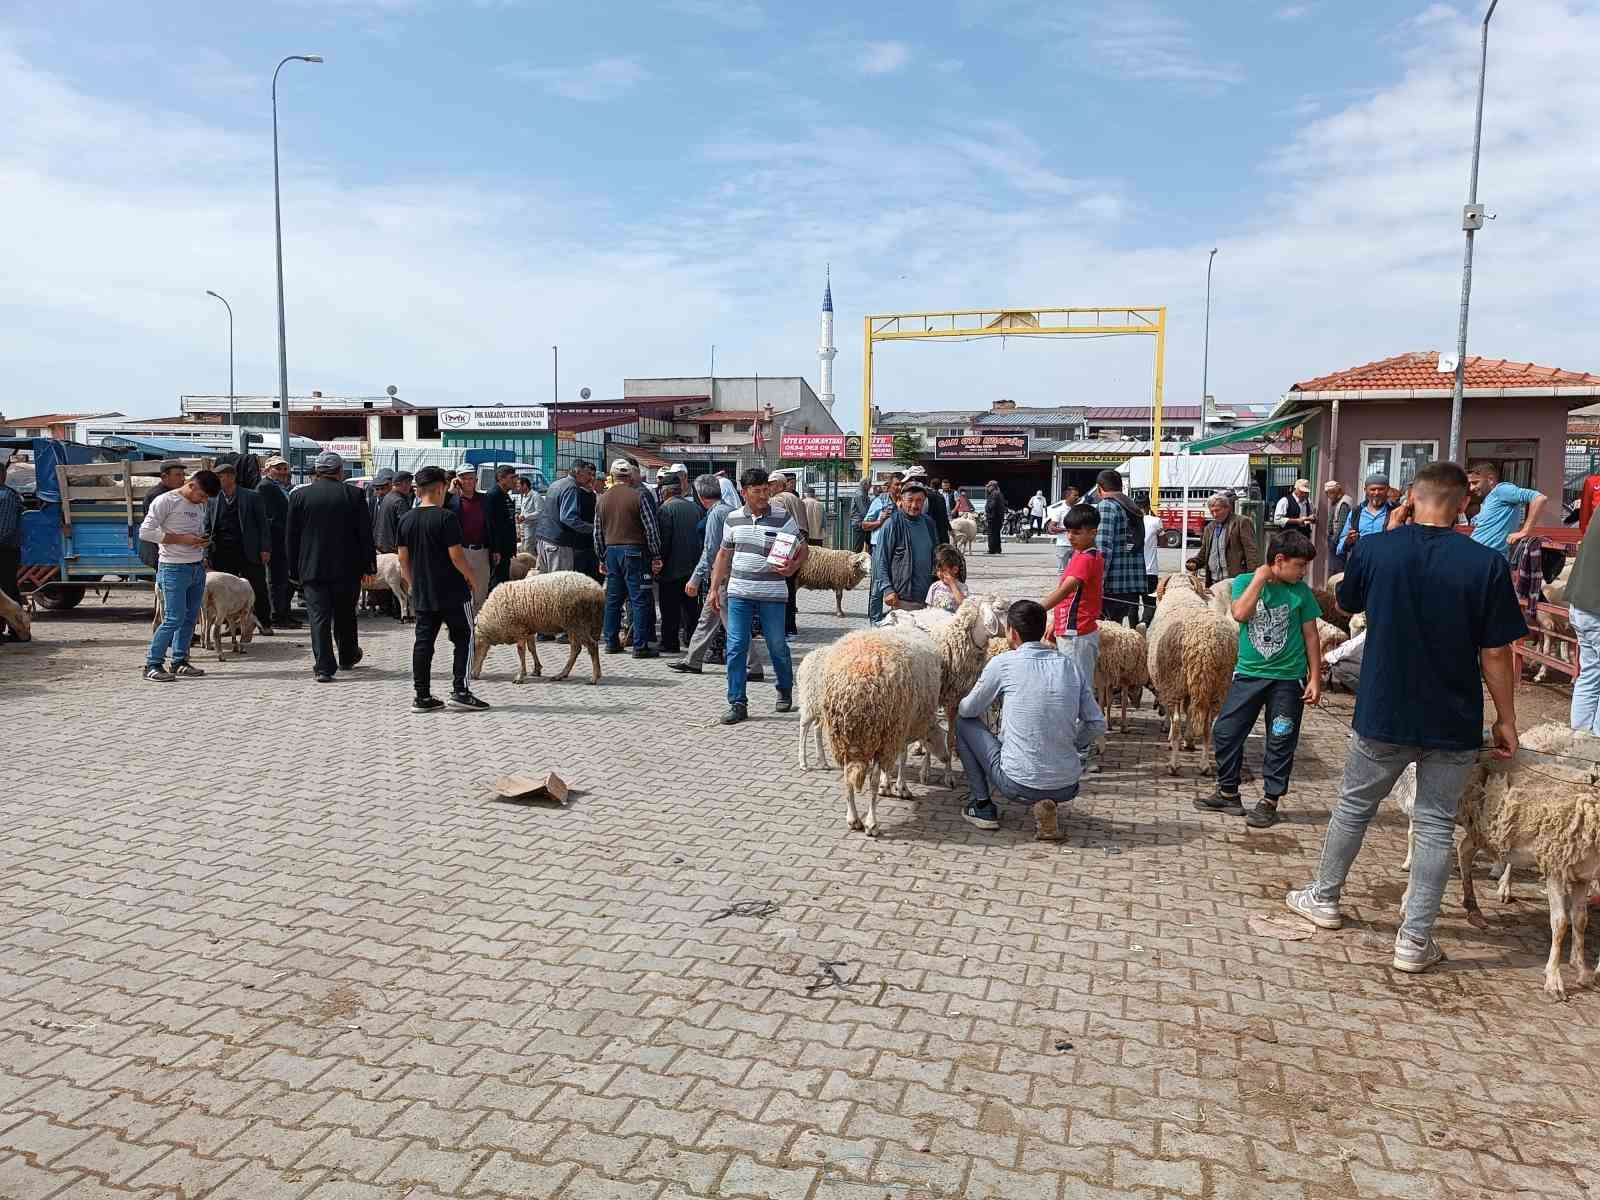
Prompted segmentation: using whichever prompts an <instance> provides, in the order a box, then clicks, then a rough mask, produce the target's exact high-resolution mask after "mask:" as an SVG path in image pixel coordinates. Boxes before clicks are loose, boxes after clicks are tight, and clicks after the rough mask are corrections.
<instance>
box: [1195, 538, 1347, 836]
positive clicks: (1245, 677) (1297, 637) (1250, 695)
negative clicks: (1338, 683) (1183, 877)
mask: <svg viewBox="0 0 1600 1200" xmlns="http://www.w3.org/2000/svg"><path fill="white" fill-rule="evenodd" d="M1315 553H1316V551H1315V550H1314V549H1313V548H1312V545H1311V542H1310V540H1309V539H1308V538H1307V537H1306V536H1305V535H1304V534H1302V533H1298V532H1295V531H1293V530H1290V531H1287V532H1285V533H1281V534H1279V535H1278V536H1277V537H1275V538H1273V539H1272V542H1271V544H1270V545H1269V546H1268V547H1267V561H1266V563H1265V564H1264V565H1262V566H1260V567H1258V568H1256V571H1255V574H1253V575H1236V576H1234V579H1233V619H1234V620H1235V621H1237V622H1239V665H1238V667H1237V668H1236V669H1235V670H1234V673H1233V683H1232V685H1231V686H1230V687H1229V688H1228V695H1227V698H1226V699H1224V700H1223V702H1222V711H1221V712H1220V713H1219V714H1218V715H1217V721H1216V724H1215V725H1214V726H1213V727H1212V733H1211V740H1212V744H1213V745H1214V746H1215V747H1216V752H1217V790H1216V792H1215V794H1213V795H1211V796H1207V797H1206V798H1204V799H1197V800H1195V802H1194V806H1195V807H1196V808H1198V809H1201V810H1202V811H1206V812H1220V813H1227V814H1228V815H1229V816H1234V817H1237V816H1243V817H1244V819H1245V821H1246V822H1247V823H1248V824H1249V825H1250V827H1251V828H1253V829H1266V828H1268V827H1269V826H1272V825H1276V824H1277V823H1278V822H1279V820H1281V819H1282V818H1281V817H1279V815H1278V803H1279V802H1280V801H1281V800H1282V799H1283V797H1284V794H1285V793H1286V792H1288V790H1289V774H1290V772H1291V771H1293V770H1294V752H1295V747H1296V746H1297V745H1298V744H1299V742H1300V717H1301V714H1302V713H1303V712H1304V711H1305V705H1307V704H1315V703H1317V701H1318V700H1320V699H1321V698H1322V672H1321V671H1320V670H1319V669H1316V668H1314V667H1313V666H1312V664H1319V665H1320V663H1321V661H1322V644H1321V641H1320V640H1319V639H1318V637H1317V618H1318V617H1320V616H1321V615H1322V609H1321V607H1320V606H1319V605H1318V604H1317V598H1316V597H1315V596H1313V595H1312V594H1311V589H1310V588H1308V587H1307V586H1306V585H1305V583H1304V582H1303V581H1304V579H1305V574H1306V564H1307V563H1308V562H1310V561H1311V557H1312V555H1314V554H1315ZM1263 708H1265V709H1266V710H1267V740H1266V747H1265V749H1264V751H1263V754H1262V759H1263V761H1262V772H1261V774H1262V798H1261V801H1260V803H1258V804H1257V805H1256V806H1255V808H1253V809H1252V810H1251V811H1250V812H1249V814H1248V815H1247V814H1245V811H1244V805H1243V804H1242V803H1240V800H1239V772H1240V768H1241V766H1242V764H1243V761H1244V741H1245V738H1247V737H1248V736H1249V735H1250V730H1251V729H1253V728H1254V727H1255V723H1256V717H1258V716H1259V715H1260V714H1261V710H1262V709H1263Z"/></svg>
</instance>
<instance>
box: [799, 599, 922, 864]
mask: <svg viewBox="0 0 1600 1200" xmlns="http://www.w3.org/2000/svg"><path fill="white" fill-rule="evenodd" d="M821 666H822V680H821V705H820V707H821V713H822V726H823V729H824V730H825V732H826V733H827V737H828V743H829V745H830V746H831V747H832V749H833V756H834V758H835V759H837V760H838V762H839V765H840V767H841V768H842V771H843V787H844V799H845V813H846V818H847V821H848V824H849V827H850V828H851V829H853V830H858V831H859V830H863V829H864V830H865V831H866V834H867V836H868V837H877V836H878V833H879V826H878V787H879V778H880V776H882V775H884V774H887V773H888V771H889V768H890V766H891V765H893V764H895V763H896V762H898V760H899V758H900V755H901V754H902V752H903V751H904V750H905V748H906V747H907V745H909V744H910V743H911V742H912V741H913V740H914V739H915V738H917V737H918V736H920V735H922V734H923V733H925V732H926V730H927V719H928V714H929V713H930V712H932V711H933V709H934V706H935V705H937V704H938V701H939V674H940V666H939V655H938V653H937V652H936V651H935V649H934V648H933V647H932V646H929V645H926V644H923V643H922V642H921V641H920V640H919V639H918V638H916V637H913V636H907V634H906V633H904V632H899V631H895V630H884V629H867V630H862V631H860V632H858V633H852V634H847V635H846V636H845V637H842V638H840V639H839V640H838V641H837V642H835V643H834V644H833V645H832V646H831V647H830V648H829V650H828V654H827V656H826V657H825V658H824V659H823V662H822V664H821ZM861 792H865V793H866V796H867V818H866V821H865V823H863V822H862V820H861V816H860V814H859V812H858V811H857V809H856V795H857V794H858V793H861Z"/></svg>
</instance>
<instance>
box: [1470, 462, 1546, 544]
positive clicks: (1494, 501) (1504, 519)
mask: <svg viewBox="0 0 1600 1200" xmlns="http://www.w3.org/2000/svg"><path fill="white" fill-rule="evenodd" d="M1467 483H1468V484H1470V485H1471V487H1472V494H1473V495H1474V496H1476V497H1478V499H1479V500H1480V501H1482V502H1483V506H1482V507H1481V508H1479V509H1478V519H1477V520H1476V521H1474V522H1473V523H1472V540H1473V541H1475V542H1478V543H1479V544H1480V545H1484V546H1487V547H1489V549H1491V550H1495V551H1498V552H1499V553H1501V554H1503V555H1505V556H1506V557H1508V558H1509V557H1510V556H1511V547H1512V546H1514V545H1516V544H1517V543H1518V542H1520V541H1521V540H1522V539H1523V538H1525V537H1527V536H1528V535H1529V534H1530V533H1532V532H1533V526H1534V524H1535V522H1537V521H1538V519H1539V514H1540V513H1541V512H1543V511H1544V506H1545V505H1546V504H1548V503H1549V502H1550V501H1549V497H1547V496H1546V495H1545V494H1544V493H1543V492H1536V491H1534V490H1533V489H1532V488H1525V487H1518V486H1517V485H1516V484H1514V483H1505V482H1503V481H1502V480H1501V478H1500V468H1499V467H1497V466H1495V465H1494V463H1492V462H1475V463H1473V464H1471V465H1470V466H1469V467H1467ZM1524 508H1526V509H1527V515H1526V516H1524V517H1523V518H1522V522H1521V524H1520V526H1519V525H1518V522H1517V517H1518V515H1519V514H1520V513H1522V511H1523V509H1524ZM1513 530H1515V532H1513Z"/></svg>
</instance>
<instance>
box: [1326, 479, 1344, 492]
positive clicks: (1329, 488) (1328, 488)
mask: <svg viewBox="0 0 1600 1200" xmlns="http://www.w3.org/2000/svg"><path fill="white" fill-rule="evenodd" d="M1342 487H1344V485H1343V484H1342V483H1340V482H1339V481H1338V480H1337V479H1330V480H1328V482H1327V483H1325V484H1323V485H1322V490H1323V491H1325V492H1331V491H1333V490H1334V489H1335V488H1342Z"/></svg>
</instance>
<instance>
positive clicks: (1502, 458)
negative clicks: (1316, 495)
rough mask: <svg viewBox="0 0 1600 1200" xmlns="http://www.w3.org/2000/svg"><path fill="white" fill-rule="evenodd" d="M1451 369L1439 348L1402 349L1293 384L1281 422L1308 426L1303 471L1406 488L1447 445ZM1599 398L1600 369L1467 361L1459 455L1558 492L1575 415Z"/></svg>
mask: <svg viewBox="0 0 1600 1200" xmlns="http://www.w3.org/2000/svg"><path fill="white" fill-rule="evenodd" d="M1453 385H1454V376H1453V372H1452V371H1450V370H1440V363H1439V355H1438V352H1437V351H1431V350H1430V351H1424V352H1418V353H1411V354H1400V355H1396V356H1395V357H1393V358H1385V359H1380V360H1379V361H1377V362H1370V363H1366V364H1364V365H1362V366H1359V367H1351V368H1350V369H1348V370H1345V371H1338V372H1335V373H1334V374H1331V375H1319V376H1317V377H1316V378H1315V379H1307V380H1304V381H1303V382H1301V383H1297V384H1295V385H1294V386H1293V387H1292V388H1290V389H1289V391H1288V392H1287V393H1285V395H1284V397H1283V399H1282V400H1281V401H1279V403H1278V406H1277V409H1276V410H1275V411H1274V413H1273V423H1275V424H1280V425H1282V426H1284V427H1286V428H1288V427H1293V426H1295V425H1299V426H1300V427H1301V428H1302V430H1303V432H1302V437H1303V439H1304V455H1305V464H1306V466H1305V473H1306V475H1307V477H1308V478H1310V479H1312V480H1313V481H1314V482H1315V484H1316V486H1317V487H1319V488H1320V486H1321V485H1322V483H1323V482H1325V481H1326V480H1329V479H1337V480H1339V482H1340V483H1342V484H1344V486H1345V488H1346V490H1347V491H1352V492H1354V491H1358V490H1359V489H1360V487H1361V481H1362V480H1364V479H1365V478H1366V477H1367V476H1369V475H1372V474H1374V473H1381V474H1384V475H1387V476H1388V477H1389V481H1390V482H1391V483H1392V484H1393V485H1394V486H1396V487H1401V488H1403V487H1405V486H1406V484H1408V483H1409V482H1410V481H1411V478H1412V476H1413V475H1415V474H1416V472H1417V470H1418V468H1420V467H1422V466H1423V465H1425V464H1427V463H1430V462H1434V461H1436V460H1438V459H1439V458H1441V457H1442V456H1443V454H1444V453H1445V452H1446V451H1447V450H1448V448H1449V441H1450V398H1451V392H1452V388H1453ZM1597 400H1600V375H1590V374H1586V373H1584V372H1579V371H1563V370H1561V369H1559V368H1557V367H1542V366H1539V365H1537V364H1535V363H1527V362H1512V361H1508V360H1506V359H1489V358H1482V357H1473V358H1470V359H1468V360H1467V366H1466V377H1465V393H1464V396H1463V400H1462V411H1461V455H1462V458H1463V460H1465V461H1466V462H1471V461H1476V460H1479V459H1487V460H1490V461H1492V462H1494V463H1496V464H1498V466H1499V468H1500V474H1501V477H1502V478H1504V479H1507V480H1510V481H1511V482H1513V483H1517V484H1521V485H1523V486H1525V487H1533V488H1538V489H1539V490H1540V491H1542V492H1545V493H1546V494H1548V495H1550V496H1558V495H1560V494H1561V492H1562V488H1563V483H1564V480H1565V476H1566V455H1567V444H1568V418H1569V414H1570V413H1571V412H1572V411H1573V410H1574V409H1577V408H1581V407H1583V406H1585V405H1591V404H1594V403H1595V402H1596V401H1597Z"/></svg>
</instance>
